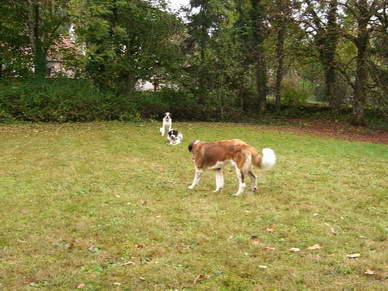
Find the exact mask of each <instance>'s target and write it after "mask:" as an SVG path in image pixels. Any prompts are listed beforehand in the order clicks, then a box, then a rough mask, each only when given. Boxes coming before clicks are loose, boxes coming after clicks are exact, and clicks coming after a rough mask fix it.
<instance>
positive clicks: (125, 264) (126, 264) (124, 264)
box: [121, 261, 136, 266]
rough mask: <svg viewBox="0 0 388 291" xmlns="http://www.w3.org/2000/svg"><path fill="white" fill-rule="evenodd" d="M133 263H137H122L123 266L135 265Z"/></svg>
mask: <svg viewBox="0 0 388 291" xmlns="http://www.w3.org/2000/svg"><path fill="white" fill-rule="evenodd" d="M133 265H136V263H135V262H132V261H128V262H126V263H123V264H121V266H133Z"/></svg>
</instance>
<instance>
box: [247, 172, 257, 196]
mask: <svg viewBox="0 0 388 291" xmlns="http://www.w3.org/2000/svg"><path fill="white" fill-rule="evenodd" d="M248 174H249V176H251V178H252V191H253V192H256V191H257V177H256V175H255V174H254V173H253V172H252V170H249V171H248Z"/></svg>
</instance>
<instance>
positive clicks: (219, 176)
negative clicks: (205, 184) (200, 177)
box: [214, 169, 224, 192]
mask: <svg viewBox="0 0 388 291" xmlns="http://www.w3.org/2000/svg"><path fill="white" fill-rule="evenodd" d="M222 188H224V174H223V173H222V170H221V169H218V170H216V190H215V191H214V192H220V191H221V190H222Z"/></svg>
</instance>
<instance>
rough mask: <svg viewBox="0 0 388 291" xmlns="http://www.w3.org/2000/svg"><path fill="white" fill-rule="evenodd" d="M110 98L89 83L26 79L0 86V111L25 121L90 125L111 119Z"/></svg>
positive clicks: (67, 80) (3, 83) (66, 80)
mask: <svg viewBox="0 0 388 291" xmlns="http://www.w3.org/2000/svg"><path fill="white" fill-rule="evenodd" d="M109 105H110V103H109V98H107V97H106V96H104V95H102V94H101V93H99V92H98V91H97V90H96V89H94V88H93V87H92V86H91V84H90V82H88V81H83V80H69V79H29V80H25V81H23V80H18V81H14V82H2V83H0V109H1V110H2V111H3V112H4V114H5V116H12V117H13V118H14V119H19V120H27V121H56V122H65V121H89V120H103V119H110V118H112V117H113V116H112V115H111V113H109V110H110V108H109V107H110V106H109Z"/></svg>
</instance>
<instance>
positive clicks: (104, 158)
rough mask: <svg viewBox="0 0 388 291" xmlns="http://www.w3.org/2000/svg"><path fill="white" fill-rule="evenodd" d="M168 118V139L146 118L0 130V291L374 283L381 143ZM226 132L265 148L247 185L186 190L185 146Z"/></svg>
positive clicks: (380, 273) (383, 217)
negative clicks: (265, 166) (274, 158)
mask: <svg viewBox="0 0 388 291" xmlns="http://www.w3.org/2000/svg"><path fill="white" fill-rule="evenodd" d="M175 126H176V127H177V128H178V129H180V130H182V131H183V133H184V135H185V140H184V143H183V144H182V145H179V146H175V147H172V146H168V145H166V144H165V143H164V140H163V139H162V138H161V137H160V136H159V127H160V124H159V123H155V122H148V123H137V124H129V123H119V122H109V123H86V124H65V125H50V124H48V125H2V126H0V151H1V155H0V211H1V213H0V258H1V259H0V289H3V290H35V289H36V288H41V289H43V290H69V289H75V288H76V287H77V286H79V285H80V284H85V285H84V286H85V287H84V288H83V289H84V290H111V289H115V290H116V289H117V290H169V289H171V290H175V289H178V290H263V289H267V290H268V289H269V290H275V289H277V290H279V289H281V290H307V289H325V290H326V289H329V290H344V289H346V290H353V289H355V290H367V289H368V290H383V289H385V290H387V288H388V284H387V256H386V250H387V231H388V223H387V222H388V219H387V218H388V215H387V214H388V209H387V196H388V190H387V189H388V179H387V173H388V147H387V146H386V145H378V144H368V143H358V142H347V141H341V140H334V139H325V138H316V137H311V136H302V135H293V134H290V133H288V132H281V131H274V130H267V129H265V127H258V126H257V127H255V126H245V125H238V124H221V123H176V124H175ZM230 138H240V139H242V140H244V141H246V142H248V143H250V144H251V145H253V146H255V147H257V148H258V149H260V148H262V147H271V148H273V149H274V150H275V152H276V153H277V155H278V164H277V165H276V167H275V168H274V170H273V171H272V172H270V173H268V174H266V175H264V176H261V177H260V178H259V191H258V193H257V194H255V195H253V194H252V193H251V192H250V191H249V189H248V187H247V191H246V193H245V194H244V195H243V196H241V197H232V196H231V195H230V194H232V193H234V192H235V191H236V188H237V184H236V178H235V174H234V170H233V169H232V168H227V169H225V171H224V172H225V183H226V185H225V186H226V187H225V188H224V190H223V191H222V192H221V193H213V192H212V191H213V190H214V188H215V178H214V173H212V172H205V174H204V176H203V178H202V181H201V184H200V185H199V186H198V187H197V188H196V189H195V190H192V191H190V190H187V186H188V185H190V184H191V182H192V178H193V174H194V170H193V165H192V162H191V155H190V153H189V152H188V151H187V144H188V142H189V141H191V140H193V139H201V140H206V141H213V140H220V139H230ZM271 225H275V226H276V229H275V231H273V232H268V231H266V230H265V229H266V227H268V226H271ZM333 231H334V232H335V233H333ZM314 244H320V245H322V246H323V248H322V249H317V250H308V249H307V248H308V247H309V246H312V245H314ZM268 247H270V248H275V249H274V250H271V249H268ZM292 247H297V248H300V249H301V251H300V252H297V253H294V252H290V251H289V249H290V248H292ZM384 251H385V252H384ZM352 253H359V254H360V255H361V256H360V257H359V258H356V259H349V258H347V257H346V255H347V254H352ZM128 262H133V263H134V264H132V263H128ZM125 263H128V264H125ZM262 265H264V266H267V267H268V268H266V269H263V268H260V267H259V266H262ZM367 269H371V270H373V271H374V272H375V274H374V275H366V274H364V272H365V271H366V270H367Z"/></svg>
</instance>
